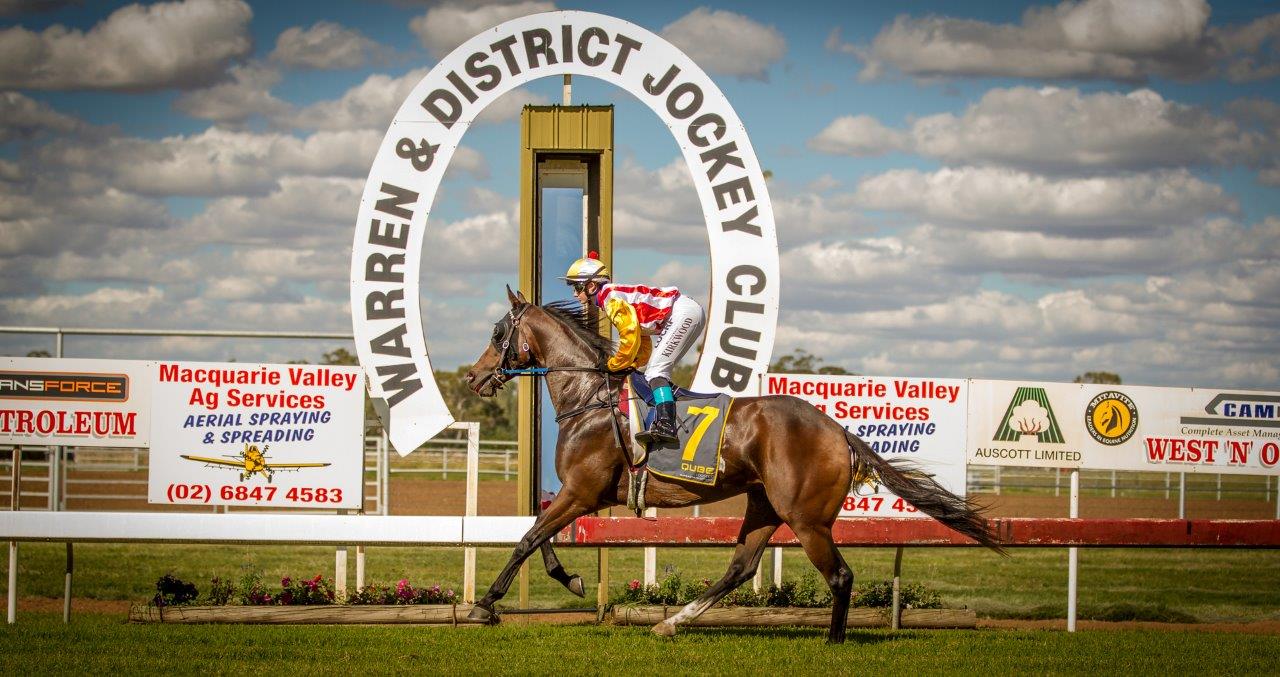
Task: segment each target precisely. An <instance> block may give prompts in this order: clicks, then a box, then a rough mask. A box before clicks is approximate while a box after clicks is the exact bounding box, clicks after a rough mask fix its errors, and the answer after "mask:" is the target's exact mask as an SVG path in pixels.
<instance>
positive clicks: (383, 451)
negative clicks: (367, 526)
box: [378, 428, 391, 515]
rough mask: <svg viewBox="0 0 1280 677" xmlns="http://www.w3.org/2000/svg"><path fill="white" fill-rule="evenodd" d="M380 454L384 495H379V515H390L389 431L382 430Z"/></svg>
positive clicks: (379, 465) (379, 444)
mask: <svg viewBox="0 0 1280 677" xmlns="http://www.w3.org/2000/svg"><path fill="white" fill-rule="evenodd" d="M378 439H379V442H378V453H379V454H380V455H381V458H382V460H380V461H378V471H379V473H381V477H380V478H379V479H380V480H381V482H382V493H381V494H379V495H378V514H380V515H390V514H391V506H390V505H388V503H390V502H391V443H390V442H389V441H388V440H387V429H386V428H383V429H382V434H381V435H380V436H379V438H378Z"/></svg>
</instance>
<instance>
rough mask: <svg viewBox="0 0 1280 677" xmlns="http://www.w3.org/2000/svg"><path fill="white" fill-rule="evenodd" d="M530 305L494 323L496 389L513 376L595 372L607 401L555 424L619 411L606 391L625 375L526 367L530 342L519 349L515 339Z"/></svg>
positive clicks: (616, 427)
mask: <svg viewBox="0 0 1280 677" xmlns="http://www.w3.org/2000/svg"><path fill="white" fill-rule="evenodd" d="M532 305H533V304H531V303H525V304H521V305H520V306H519V307H516V308H512V309H511V310H510V311H509V312H508V313H507V314H506V316H504V317H503V318H502V319H501V320H498V321H497V323H495V324H494V325H493V339H492V345H493V348H494V349H495V350H497V351H498V354H500V355H501V356H502V359H500V360H499V361H498V366H497V367H495V368H494V370H493V377H494V378H495V379H497V380H498V384H499V387H501V385H503V384H505V383H506V382H507V380H508V379H509V378H510V377H512V376H546V375H547V374H548V373H550V372H553V371H586V372H594V373H596V374H599V375H601V376H602V377H604V382H603V383H602V384H601V386H602V389H603V390H604V391H605V392H606V393H608V395H607V396H606V398H605V399H597V400H596V401H595V402H592V403H590V404H586V405H583V406H581V407H578V408H576V409H573V410H571V411H566V412H564V413H562V414H558V415H557V416H556V423H559V422H561V421H563V420H565V419H568V418H573V417H574V416H577V415H579V414H584V413H586V412H588V411H593V410H596V409H612V410H614V411H618V400H617V396H616V394H615V393H614V392H613V389H612V388H610V387H609V380H610V378H612V377H613V376H619V375H625V374H626V373H627V372H616V373H615V372H611V371H609V370H608V369H605V368H603V367H598V366H595V367H529V366H526V365H528V364H529V363H531V362H532V361H533V354H532V353H531V352H530V350H529V342H528V341H520V345H519V347H518V348H517V347H516V339H517V337H518V334H517V332H518V331H519V329H520V320H521V319H522V318H523V317H524V314H525V312H526V311H527V310H529V307H530V306H532ZM503 325H506V328H505V329H504V328H503ZM499 334H501V336H499ZM521 353H523V354H524V355H525V356H526V358H525V359H524V361H523V362H519V363H517V360H518V359H519V358H520V355H521ZM627 371H628V372H629V371H631V370H627ZM610 419H612V422H613V433H614V439H615V440H616V441H617V443H618V448H619V449H623V450H625V449H626V446H625V444H624V443H623V435H622V428H621V426H620V424H619V423H618V419H617V416H610ZM623 458H624V459H626V461H627V465H628V466H629V467H630V466H631V460H630V459H629V458H627V457H626V454H625V453H624V454H623Z"/></svg>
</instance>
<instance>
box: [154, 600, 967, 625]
mask: <svg viewBox="0 0 1280 677" xmlns="http://www.w3.org/2000/svg"><path fill="white" fill-rule="evenodd" d="M679 610H680V607H679V606H618V607H615V608H614V609H613V611H612V612H611V613H610V614H608V615H607V616H606V618H607V619H609V620H610V621H611V622H612V623H613V624H615V625H645V626H648V625H654V624H655V623H659V622H661V621H663V620H666V619H667V618H670V617H671V616H672V615H674V614H675V613H676V612H677V611H679ZM470 611H471V606H470V605H451V604H393V605H380V604H360V605H345V604H316V605H293V606H238V605H226V606H168V607H159V606H153V605H142V604H135V605H133V606H132V607H131V608H130V609H129V621H130V622H133V623H242V624H276V625H384V624H403V625H455V626H463V625H466V626H476V625H481V623H476V622H475V621H471V620H468V619H467V614H468V613H470ZM501 618H502V621H503V622H512V621H514V622H535V623H565V622H571V623H592V622H594V621H595V612H594V611H579V610H565V611H545V610H544V611H535V612H528V611H523V610H509V611H503V612H502V613H501ZM830 623H831V609H821V608H818V609H806V608H797V607H781V608H779V607H723V608H722V607H716V608H713V609H708V610H707V611H706V613H704V614H702V615H701V616H699V617H698V618H696V619H694V620H692V621H688V622H686V623H684V625H687V626H702V627H779V626H809V627H823V628H825V627H827V626H828V625H829V624H830ZM976 625H977V616H976V615H975V614H974V612H973V611H972V610H970V609H905V610H903V612H902V627H903V628H973V627H976ZM846 626H847V627H850V628H887V627H889V626H890V620H889V610H888V609H865V608H854V609H850V610H849V620H848V622H847V623H846Z"/></svg>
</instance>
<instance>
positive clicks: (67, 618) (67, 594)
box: [62, 543, 72, 625]
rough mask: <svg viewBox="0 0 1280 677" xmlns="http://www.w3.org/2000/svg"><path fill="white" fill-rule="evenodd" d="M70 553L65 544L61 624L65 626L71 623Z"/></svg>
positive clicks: (69, 547) (68, 545)
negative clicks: (65, 559) (65, 555)
mask: <svg viewBox="0 0 1280 677" xmlns="http://www.w3.org/2000/svg"><path fill="white" fill-rule="evenodd" d="M71 555H72V551H71V544H70V543H68V544H67V576H66V578H65V579H63V583H62V623H63V625H66V624H67V623H70V622H71V570H72V559H71Z"/></svg>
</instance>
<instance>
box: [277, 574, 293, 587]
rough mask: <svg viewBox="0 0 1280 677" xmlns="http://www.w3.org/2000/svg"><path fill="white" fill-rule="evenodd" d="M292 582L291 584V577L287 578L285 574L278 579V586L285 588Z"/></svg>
mask: <svg viewBox="0 0 1280 677" xmlns="http://www.w3.org/2000/svg"><path fill="white" fill-rule="evenodd" d="M292 584H293V579H292V578H289V577H288V576H285V577H284V578H281V579H280V587H282V588H287V587H289V586H290V585H292Z"/></svg>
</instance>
